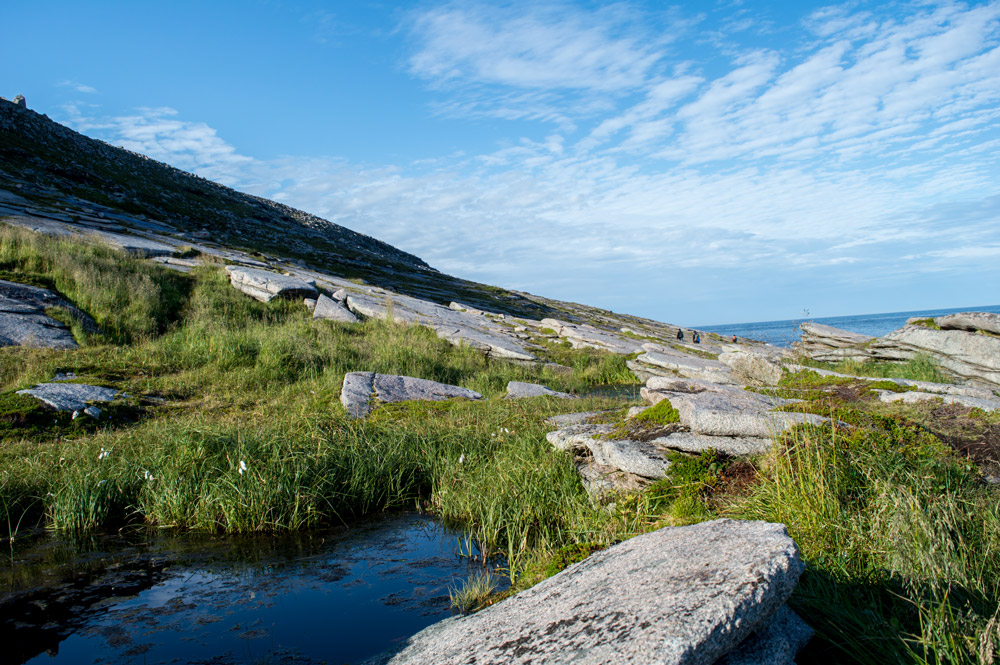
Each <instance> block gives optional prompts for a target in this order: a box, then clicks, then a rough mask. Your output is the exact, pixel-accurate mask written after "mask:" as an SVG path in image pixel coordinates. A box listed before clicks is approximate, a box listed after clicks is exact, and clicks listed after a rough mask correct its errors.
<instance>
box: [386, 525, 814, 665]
mask: <svg viewBox="0 0 1000 665" xmlns="http://www.w3.org/2000/svg"><path fill="white" fill-rule="evenodd" d="M803 568H804V565H803V564H802V562H801V560H800V559H799V555H798V549H797V548H796V546H795V543H794V542H793V541H792V539H791V538H789V537H788V533H787V531H786V530H785V527H784V526H783V525H780V524H769V523H766V522H736V521H732V520H716V521H714V522H703V523H701V524H695V525H692V526H686V527H666V528H663V529H660V530H659V531H655V532H653V533H649V534H645V535H642V536H637V537H635V538H632V539H630V540H627V541H625V542H624V543H621V544H619V545H616V546H614V547H611V548H609V549H607V550H604V551H603V552H598V553H596V554H593V555H591V556H590V557H589V558H587V559H586V560H584V561H582V562H580V563H577V564H574V565H572V566H570V567H569V568H567V569H565V570H563V571H562V572H560V573H559V574H557V575H554V576H553V577H550V578H549V579H547V580H545V581H543V582H541V583H539V584H537V585H535V586H534V587H532V588H530V589H528V590H526V591H522V592H521V593H519V594H517V595H516V596H513V597H511V598H509V599H507V600H505V601H503V602H501V603H498V604H497V605H494V606H492V607H489V608H487V609H485V610H483V611H481V612H479V613H477V614H473V615H471V616H467V617H463V618H461V619H457V620H450V621H447V622H444V623H442V624H439V625H435V626H432V627H431V628H429V629H427V630H425V631H422V632H420V633H418V634H417V635H414V636H413V637H411V638H410V639H409V640H407V641H406V642H405V643H404V644H402V645H401V646H400V647H399V648H398V649H397V650H395V651H394V652H390V653H385V654H382V655H381V656H379V657H376V658H375V659H372V660H370V661H369V664H370V665H376V664H382V665H385V664H391V665H410V664H414V665H415V664H417V663H420V664H422V665H426V664H430V663H449V664H452V665H458V664H469V665H471V664H472V663H475V664H476V665H492V664H497V665H499V664H500V663H503V664H504V665H508V664H512V665H517V664H527V663H536V664H537V663H548V664H556V665H558V664H560V663H574V664H575V665H593V664H598V663H600V664H605V663H607V664H610V663H615V664H617V663H643V664H645V663H661V664H676V665H681V664H683V665H711V664H712V663H715V662H716V661H718V660H719V659H720V658H722V657H723V656H725V655H726V654H728V653H730V652H731V651H733V649H734V648H736V647H737V646H738V645H739V644H740V643H741V642H743V641H744V640H745V639H747V638H748V637H750V636H751V635H752V634H753V633H754V632H755V631H757V630H758V629H765V628H766V626H767V624H768V622H769V620H770V619H771V617H772V616H774V615H775V614H776V613H777V612H778V610H779V608H781V607H782V606H783V605H784V603H785V601H786V600H787V598H788V596H789V595H790V594H791V592H792V591H793V589H794V588H795V585H796V583H797V581H798V578H799V575H800V574H801V572H802V569H803Z"/></svg>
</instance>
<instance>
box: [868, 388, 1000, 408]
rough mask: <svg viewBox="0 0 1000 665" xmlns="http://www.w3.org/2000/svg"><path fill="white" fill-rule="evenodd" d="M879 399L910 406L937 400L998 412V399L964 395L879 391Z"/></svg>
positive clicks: (999, 400) (999, 402)
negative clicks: (915, 403)
mask: <svg viewBox="0 0 1000 665" xmlns="http://www.w3.org/2000/svg"><path fill="white" fill-rule="evenodd" d="M878 393H879V399H880V400H881V401H883V402H886V403H891V402H903V403H905V404H912V403H914V402H929V401H931V400H935V399H939V400H941V401H942V402H944V403H945V404H961V405H962V406H968V407H975V408H977V409H982V410H983V411H998V410H1000V399H982V398H979V397H967V396H965V395H941V394H938V393H925V392H921V391H919V390H914V391H910V392H905V393H896V392H892V391H890V390H880V391H878Z"/></svg>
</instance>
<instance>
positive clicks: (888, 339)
mask: <svg viewBox="0 0 1000 665" xmlns="http://www.w3.org/2000/svg"><path fill="white" fill-rule="evenodd" d="M867 351H868V357H869V358H871V359H872V360H887V361H897V362H899V361H906V360H910V359H912V358H914V357H916V356H917V355H921V354H923V355H928V356H930V357H931V358H933V359H934V361H935V362H936V363H937V365H938V366H939V367H940V368H941V369H942V370H944V371H945V372H946V373H947V374H950V375H951V376H952V377H954V378H955V379H958V380H960V381H965V382H968V383H972V384H982V385H989V386H1000V337H998V336H994V335H992V334H983V333H979V332H970V331H967V330H935V329H933V328H928V327H924V326H917V325H908V326H903V327H902V328H900V329H899V330H894V331H893V332H891V333H889V334H888V335H886V336H885V337H882V338H880V339H878V340H876V341H875V342H872V343H871V344H869V345H868V347H867Z"/></svg>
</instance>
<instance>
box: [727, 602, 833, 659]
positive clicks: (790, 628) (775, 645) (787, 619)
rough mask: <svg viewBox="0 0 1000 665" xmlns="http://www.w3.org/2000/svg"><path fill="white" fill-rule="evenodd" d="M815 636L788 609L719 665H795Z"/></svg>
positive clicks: (780, 611)
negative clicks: (802, 651) (796, 659)
mask: <svg viewBox="0 0 1000 665" xmlns="http://www.w3.org/2000/svg"><path fill="white" fill-rule="evenodd" d="M812 636H813V629H812V628H810V627H809V624H807V623H806V622H805V621H803V620H802V619H801V618H800V617H799V615H797V614H796V613H795V612H793V611H792V610H790V609H788V606H787V605H786V606H784V607H782V608H781V609H779V610H778V611H777V612H775V613H774V616H773V617H771V619H770V620H769V621H768V622H767V625H766V626H764V627H762V628H758V629H757V631H756V632H754V634H753V635H751V636H750V637H748V638H747V639H745V640H744V641H743V642H741V643H740V645H739V646H738V647H736V648H735V649H733V650H732V651H730V652H729V653H728V654H726V656H725V657H724V658H723V659H722V660H720V661H719V662H718V663H716V665H794V664H795V654H797V653H798V652H799V650H800V649H802V647H804V646H805V645H806V644H807V643H808V642H809V640H810V639H812Z"/></svg>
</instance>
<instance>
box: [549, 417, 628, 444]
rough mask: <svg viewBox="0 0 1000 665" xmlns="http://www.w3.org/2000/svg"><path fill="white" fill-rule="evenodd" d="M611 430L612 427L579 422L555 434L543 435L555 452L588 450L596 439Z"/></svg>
mask: <svg viewBox="0 0 1000 665" xmlns="http://www.w3.org/2000/svg"><path fill="white" fill-rule="evenodd" d="M613 429H614V426H613V425H608V424H604V423H599V424H589V423H586V422H580V423H577V424H575V425H567V426H565V427H563V428H561V429H558V430H556V431H555V432H549V433H548V434H546V435H545V440H546V441H548V442H549V443H551V444H552V446H553V447H554V448H556V449H557V450H573V449H575V448H589V447H590V446H591V444H592V443H593V442H594V440H595V438H596V437H600V436H603V435H605V434H610V433H611V431H612V430H613Z"/></svg>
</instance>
